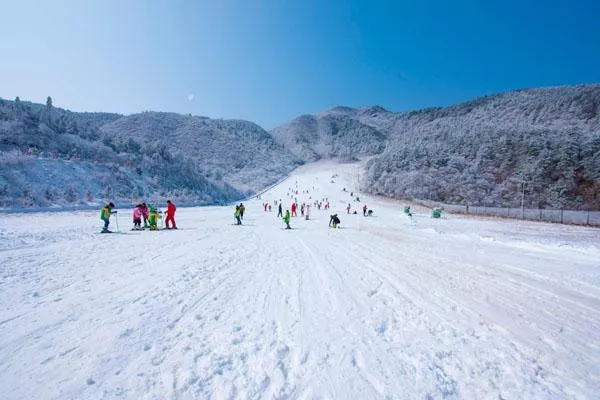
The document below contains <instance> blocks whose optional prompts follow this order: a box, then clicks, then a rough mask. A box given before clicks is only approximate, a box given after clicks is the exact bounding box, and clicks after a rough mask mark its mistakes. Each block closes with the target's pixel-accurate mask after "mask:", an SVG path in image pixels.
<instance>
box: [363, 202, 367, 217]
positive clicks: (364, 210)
mask: <svg viewBox="0 0 600 400" xmlns="http://www.w3.org/2000/svg"><path fill="white" fill-rule="evenodd" d="M366 216H367V205H366V204H364V205H363V217H366Z"/></svg>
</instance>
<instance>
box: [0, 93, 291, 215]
mask: <svg viewBox="0 0 600 400" xmlns="http://www.w3.org/2000/svg"><path fill="white" fill-rule="evenodd" d="M298 162H299V161H298V160H297V159H295V158H294V157H293V156H292V155H291V154H290V153H288V152H286V151H284V150H283V149H282V148H281V147H280V146H278V145H277V144H275V143H274V141H273V140H272V138H271V137H270V136H269V134H268V133H267V132H266V131H264V130H263V129H262V128H260V127H258V126H257V125H255V124H252V123H250V122H246V121H226V120H210V119H208V118H202V117H192V116H182V115H176V114H166V113H142V114H136V115H131V116H122V115H119V114H106V113H74V112H70V111H67V110H63V109H60V108H56V107H54V106H53V105H52V103H51V100H50V99H49V103H48V104H46V105H45V106H44V105H40V104H33V103H28V102H22V101H20V100H19V99H17V100H16V101H7V100H0V167H1V172H0V207H9V208H12V207H40V206H66V205H70V206H72V205H82V204H98V203H100V202H103V201H105V200H107V199H112V200H114V201H117V202H120V203H125V204H129V203H131V202H137V201H141V200H149V201H152V202H162V201H164V200H166V199H167V198H172V199H174V200H176V201H180V202H183V203H192V204H219V203H225V202H231V201H234V200H238V199H240V198H242V197H245V196H247V195H248V194H251V193H254V192H256V191H258V190H259V189H261V188H263V187H265V186H267V185H269V184H272V183H274V182H276V181H277V180H279V179H281V177H282V176H284V175H285V174H286V173H288V172H289V171H291V170H292V169H293V168H294V167H295V166H296V165H297V164H298ZM266 165H268V167H267V168H265V167H264V166H266Z"/></svg>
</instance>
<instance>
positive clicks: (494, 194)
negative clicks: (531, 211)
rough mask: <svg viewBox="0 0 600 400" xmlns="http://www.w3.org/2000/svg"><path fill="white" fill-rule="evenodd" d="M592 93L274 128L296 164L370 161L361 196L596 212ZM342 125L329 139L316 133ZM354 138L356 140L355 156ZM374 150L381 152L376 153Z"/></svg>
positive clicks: (597, 100)
mask: <svg viewBox="0 0 600 400" xmlns="http://www.w3.org/2000/svg"><path fill="white" fill-rule="evenodd" d="M599 116H600V85H581V86H573V87H555V88H543V89H529V90H520V91H514V92H508V93H504V94H500V95H496V96H488V97H484V98H480V99H476V100H473V101H470V102H466V103H462V104H458V105H455V106H451V107H446V108H430V109H425V110H419V111H413V112H404V113H393V112H389V111H387V110H385V109H383V108H380V107H372V108H368V109H352V108H348V107H337V108H334V109H332V110H329V111H326V112H323V113H320V114H316V115H313V116H302V117H300V118H297V119H296V120H294V121H292V122H290V123H288V124H285V125H283V126H281V127H278V128H276V129H274V130H273V131H272V132H271V133H272V134H273V136H274V137H275V139H276V140H277V141H278V142H279V143H281V144H283V145H284V146H286V148H288V149H289V150H290V151H292V152H294V153H295V154H296V155H298V156H300V157H301V158H303V159H305V160H314V159H318V158H322V157H327V156H342V158H344V157H343V155H345V154H352V155H354V156H369V155H373V154H376V156H375V157H373V158H372V159H371V160H370V161H369V163H368V164H367V167H366V171H365V173H364V174H363V176H362V179H361V184H362V187H363V189H365V190H367V191H368V192H370V193H375V194H382V195H386V196H391V197H397V198H416V199H429V200H434V201H440V202H448V203H457V204H471V205H488V206H518V205H519V204H520V200H521V196H520V195H519V194H520V193H521V190H522V186H521V185H522V182H525V203H526V204H525V205H526V206H527V207H543V208H562V207H564V208H575V209H587V208H590V209H596V210H597V209H600V196H599V195H598V193H599V191H600V119H599V118H600V117H599ZM330 121H335V126H351V127H354V129H353V130H350V132H349V133H348V132H347V131H344V130H342V131H336V130H334V129H329V130H327V129H323V128H322V126H331V122H330ZM355 137H362V138H365V141H364V142H363V143H365V144H366V145H365V146H364V147H361V146H358V147H357V146H356V145H355V143H354V142H353V139H354V138H355ZM378 149H383V150H382V151H378Z"/></svg>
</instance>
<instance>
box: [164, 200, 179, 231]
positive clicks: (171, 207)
mask: <svg viewBox="0 0 600 400" xmlns="http://www.w3.org/2000/svg"><path fill="white" fill-rule="evenodd" d="M176 209H177V207H175V204H173V203H172V202H171V200H167V218H166V219H165V225H166V226H167V229H171V228H170V227H169V222H172V223H173V229H177V224H175V210H176Z"/></svg>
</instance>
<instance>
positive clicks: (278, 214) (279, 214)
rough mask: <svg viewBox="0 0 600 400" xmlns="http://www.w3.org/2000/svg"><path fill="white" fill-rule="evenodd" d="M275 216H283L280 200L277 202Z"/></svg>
mask: <svg viewBox="0 0 600 400" xmlns="http://www.w3.org/2000/svg"><path fill="white" fill-rule="evenodd" d="M277 217H278V218H279V217H283V207H281V201H280V202H279V208H278V209H277Z"/></svg>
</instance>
